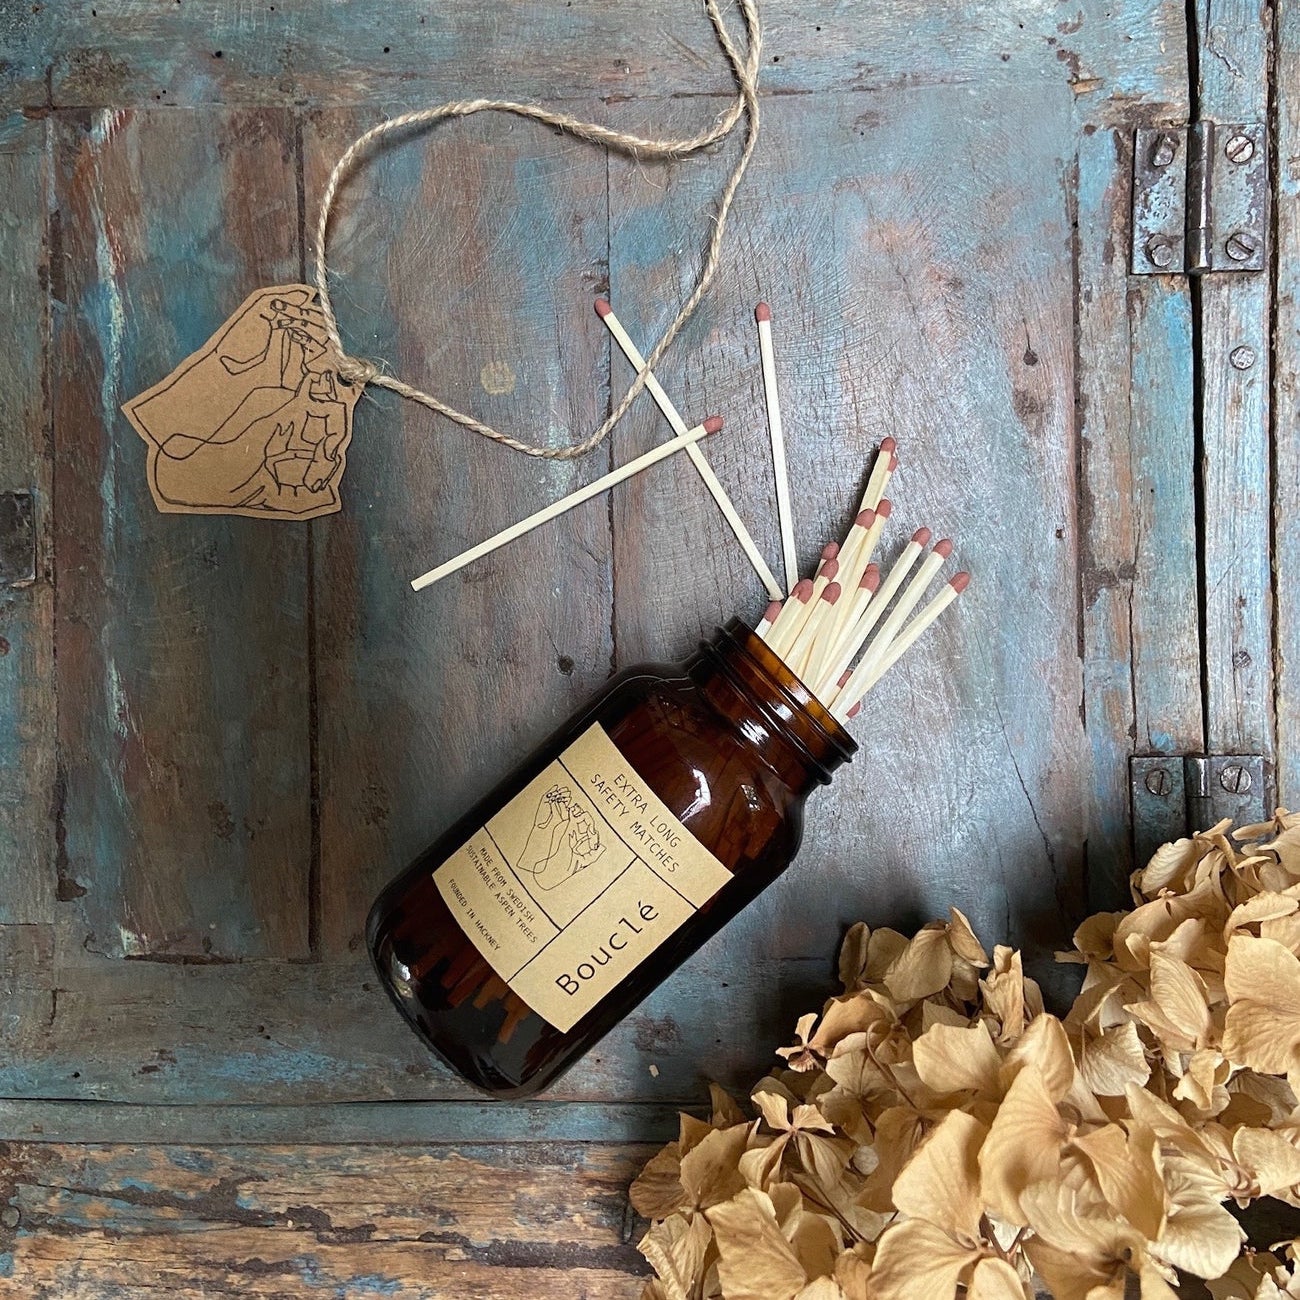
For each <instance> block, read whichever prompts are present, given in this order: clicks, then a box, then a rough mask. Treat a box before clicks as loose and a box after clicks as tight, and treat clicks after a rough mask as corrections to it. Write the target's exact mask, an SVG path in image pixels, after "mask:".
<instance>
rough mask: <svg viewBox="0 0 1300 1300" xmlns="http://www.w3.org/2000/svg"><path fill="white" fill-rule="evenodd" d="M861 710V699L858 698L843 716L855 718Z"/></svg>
mask: <svg viewBox="0 0 1300 1300" xmlns="http://www.w3.org/2000/svg"><path fill="white" fill-rule="evenodd" d="M861 712H862V701H861V700H859V701H858V702H857V703H856V704H855V705H854V706H853V707H852V708H851V709H850V710H849V711H848V712H847V713H846V714H845V715H844V716H845V717H846V718H856V717H857V716H858V714H859V713H861Z"/></svg>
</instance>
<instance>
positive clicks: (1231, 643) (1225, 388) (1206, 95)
mask: <svg viewBox="0 0 1300 1300" xmlns="http://www.w3.org/2000/svg"><path fill="white" fill-rule="evenodd" d="M1271 14H1272V7H1271V6H1264V5H1262V4H1261V3H1260V0H1227V2H1225V3H1218V0H1216V3H1215V4H1214V5H1213V6H1211V5H1210V3H1209V0H1198V5H1197V24H1198V30H1197V39H1198V43H1199V47H1200V59H1199V70H1200V76H1199V109H1200V115H1201V116H1202V117H1204V118H1209V119H1212V120H1215V121H1219V122H1263V121H1265V120H1266V119H1267V115H1268V110H1267V98H1268V71H1269V39H1270V33H1269V27H1270V23H1271ZM1225 143H1226V141H1224V140H1223V139H1222V138H1220V140H1219V141H1218V146H1217V147H1219V148H1222V147H1223V146H1224V144H1225ZM1270 292H1271V289H1270V285H1269V277H1268V275H1267V274H1266V273H1263V272H1260V273H1256V274H1223V275H1210V276H1206V277H1203V278H1202V280H1201V284H1200V298H1201V323H1200V331H1201V356H1202V362H1201V389H1202V398H1201V400H1202V416H1201V425H1202V428H1201V438H1202V448H1201V453H1202V466H1201V478H1202V487H1201V493H1202V510H1201V513H1202V517H1203V520H1204V524H1203V528H1204V538H1203V543H1202V545H1203V548H1204V562H1203V563H1204V588H1205V591H1204V603H1205V608H1204V618H1205V663H1206V669H1205V686H1206V701H1205V707H1206V737H1205V739H1206V744H1207V745H1208V746H1209V748H1210V751H1211V752H1213V753H1226V754H1263V755H1264V756H1265V758H1266V759H1269V760H1271V759H1272V757H1273V685H1272V671H1273V670H1272V653H1273V628H1272V574H1271V569H1270V565H1271V548H1270V527H1269V519H1270V509H1271V501H1270V489H1269V476H1270V465H1269V460H1270V447H1269V375H1268V370H1269V367H1268V365H1267V358H1268V355H1269V339H1270V319H1269V316H1270V302H1269V297H1270ZM1242 347H1248V348H1250V349H1252V350H1253V352H1254V355H1255V357H1256V358H1257V360H1256V362H1255V364H1254V365H1253V366H1252V367H1250V368H1249V369H1246V370H1241V369H1238V368H1237V367H1236V366H1234V365H1233V364H1232V363H1231V362H1230V360H1229V358H1230V356H1231V354H1232V353H1233V352H1234V351H1235V350H1236V349H1238V348H1242Z"/></svg>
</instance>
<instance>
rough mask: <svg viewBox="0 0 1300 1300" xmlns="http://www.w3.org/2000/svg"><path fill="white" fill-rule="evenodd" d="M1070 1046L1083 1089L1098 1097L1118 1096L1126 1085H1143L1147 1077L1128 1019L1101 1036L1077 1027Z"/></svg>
mask: <svg viewBox="0 0 1300 1300" xmlns="http://www.w3.org/2000/svg"><path fill="white" fill-rule="evenodd" d="M1071 1046H1072V1048H1073V1049H1074V1055H1075V1059H1076V1061H1077V1063H1078V1065H1077V1068H1078V1071H1079V1075H1080V1078H1081V1079H1082V1081H1083V1084H1084V1086H1085V1087H1086V1088H1088V1089H1089V1090H1090V1091H1092V1092H1094V1093H1096V1094H1097V1096H1099V1097H1122V1096H1123V1095H1124V1091H1125V1089H1126V1088H1127V1087H1128V1085H1129V1084H1130V1083H1136V1084H1143V1083H1146V1081H1147V1080H1148V1079H1149V1078H1150V1077H1151V1067H1150V1065H1149V1064H1148V1063H1147V1057H1146V1050H1145V1049H1144V1048H1143V1046H1142V1042H1141V1040H1140V1039H1139V1038H1138V1032H1137V1026H1136V1025H1135V1024H1134V1023H1133V1021H1131V1020H1126V1021H1124V1023H1123V1024H1120V1025H1112V1026H1111V1028H1109V1029H1107V1030H1105V1031H1103V1032H1102V1033H1101V1034H1094V1033H1092V1032H1091V1031H1090V1030H1088V1029H1084V1028H1082V1027H1081V1028H1080V1030H1079V1032H1078V1033H1076V1034H1074V1035H1073V1037H1072V1039H1071Z"/></svg>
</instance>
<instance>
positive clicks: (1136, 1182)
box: [1074, 1124, 1165, 1241]
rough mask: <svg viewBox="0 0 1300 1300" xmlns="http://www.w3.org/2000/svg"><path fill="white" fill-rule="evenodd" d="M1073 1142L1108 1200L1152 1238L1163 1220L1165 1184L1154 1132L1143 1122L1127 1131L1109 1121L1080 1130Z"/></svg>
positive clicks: (1161, 1227) (1159, 1228) (1147, 1236)
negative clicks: (1129, 1131) (1086, 1130)
mask: <svg viewBox="0 0 1300 1300" xmlns="http://www.w3.org/2000/svg"><path fill="white" fill-rule="evenodd" d="M1074 1146H1075V1147H1076V1148H1077V1149H1078V1150H1080V1151H1082V1152H1083V1153H1084V1155H1086V1156H1087V1157H1088V1161H1089V1163H1090V1164H1091V1165H1092V1171H1093V1175H1094V1177H1095V1178H1096V1180H1097V1186H1098V1187H1099V1188H1100V1190H1101V1194H1102V1195H1103V1196H1104V1197H1105V1198H1106V1200H1107V1202H1108V1203H1109V1204H1110V1205H1111V1206H1112V1207H1113V1208H1114V1209H1115V1210H1116V1211H1117V1212H1118V1213H1120V1214H1122V1215H1123V1216H1124V1217H1125V1218H1126V1219H1127V1220H1128V1221H1129V1222H1130V1223H1131V1224H1132V1225H1133V1226H1134V1227H1135V1228H1136V1229H1137V1230H1138V1231H1139V1232H1140V1233H1141V1234H1142V1235H1143V1236H1144V1237H1146V1238H1147V1239H1148V1240H1150V1241H1154V1240H1155V1239H1156V1238H1157V1237H1158V1236H1159V1235H1160V1233H1161V1230H1162V1229H1163V1228H1164V1224H1165V1185H1164V1179H1163V1177H1162V1174H1161V1170H1160V1165H1159V1157H1158V1154H1157V1152H1158V1147H1159V1143H1158V1142H1157V1140H1156V1135H1155V1134H1154V1133H1153V1132H1152V1131H1151V1130H1150V1129H1149V1128H1146V1127H1145V1126H1142V1125H1137V1126H1135V1129H1134V1132H1133V1133H1132V1135H1130V1134H1128V1133H1125V1131H1124V1130H1123V1129H1122V1128H1121V1127H1120V1126H1119V1125H1118V1124H1108V1125H1106V1127H1105V1128H1100V1129H1097V1130H1096V1131H1095V1132H1093V1133H1087V1134H1080V1135H1079V1136H1077V1137H1076V1138H1075V1139H1074Z"/></svg>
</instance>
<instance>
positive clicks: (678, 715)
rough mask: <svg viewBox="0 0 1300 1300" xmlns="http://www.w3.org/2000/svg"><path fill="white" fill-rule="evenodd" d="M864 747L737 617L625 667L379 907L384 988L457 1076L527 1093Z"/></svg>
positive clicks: (588, 1043) (730, 901)
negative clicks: (676, 657)
mask: <svg viewBox="0 0 1300 1300" xmlns="http://www.w3.org/2000/svg"><path fill="white" fill-rule="evenodd" d="M856 749H857V746H856V745H855V744H854V742H853V740H852V738H851V737H850V736H849V734H848V732H847V731H846V730H845V729H844V728H843V727H842V726H841V725H840V723H839V722H837V721H836V720H835V719H834V718H833V717H832V716H831V714H830V713H829V712H828V711H827V710H826V709H825V708H824V707H823V706H822V705H821V703H820V702H819V701H817V700H816V699H815V698H814V697H813V696H812V694H811V693H810V692H809V691H808V690H807V688H806V687H805V686H804V685H803V684H802V683H801V682H800V681H799V680H798V679H797V678H796V677H795V676H794V674H793V673H791V672H790V670H789V669H788V668H787V667H786V666H785V664H784V663H783V662H782V661H781V660H780V659H779V658H778V657H777V656H776V655H775V654H774V653H773V652H772V651H771V650H770V649H769V648H768V646H767V644H766V643H765V642H764V641H763V640H762V639H761V638H759V637H758V636H757V635H755V633H753V632H752V631H751V630H750V629H749V628H748V627H746V626H745V625H744V624H743V623H742V622H740V621H739V620H733V621H732V622H731V623H730V624H728V626H727V627H726V628H725V629H721V630H719V631H718V632H717V634H716V635H715V636H714V638H713V639H712V640H711V641H709V642H705V643H703V644H701V646H700V649H699V652H698V653H697V654H696V655H695V656H694V657H693V658H691V659H690V660H688V661H687V662H686V663H685V664H681V665H675V666H669V665H642V666H639V667H636V668H630V669H628V670H626V671H625V672H623V673H621V674H619V675H618V676H617V677H615V678H613V679H612V680H611V681H610V682H609V683H608V685H607V686H606V687H605V688H604V690H602V691H601V692H600V694H599V695H597V697H596V698H595V699H594V700H593V701H592V702H591V703H590V704H588V705H587V706H586V707H585V708H584V709H582V710H581V711H580V712H579V713H578V714H577V715H575V716H574V717H573V718H572V719H570V721H569V722H567V723H566V724H565V725H564V726H562V727H561V728H560V729H559V730H558V731H557V732H555V734H554V735H552V736H551V737H550V738H549V739H547V740H546V741H545V742H543V744H542V745H541V746H539V748H538V749H537V750H535V751H534V753H533V754H532V755H531V756H530V757H529V758H528V759H527V760H526V761H525V762H524V763H523V764H522V765H521V766H520V767H519V768H518V769H517V770H516V771H515V772H514V773H513V774H512V775H511V776H509V777H507V778H506V779H505V780H504V781H503V782H501V784H500V785H498V786H497V788H496V789H495V790H493V791H492V793H491V794H489V795H488V796H487V797H486V798H485V799H483V800H482V801H481V802H480V803H478V804H477V805H476V806H475V807H474V808H472V809H471V810H470V811H469V812H468V813H466V814H465V816H464V817H462V818H461V819H460V820H459V821H458V822H457V823H456V824H455V825H454V826H452V827H451V828H450V829H449V830H448V831H447V832H446V833H445V834H444V835H443V836H441V837H440V838H439V839H438V840H437V841H436V842H435V843H434V844H432V845H431V846H430V847H429V848H427V849H426V850H425V851H424V852H423V853H422V854H420V856H419V857H418V858H417V859H416V860H415V861H414V862H413V863H412V864H411V865H410V866H409V867H408V868H407V869H406V870H405V871H404V872H403V873H402V874H401V875H400V876H398V877H397V879H396V880H394V881H393V882H392V883H391V884H390V885H389V886H388V887H387V888H386V889H385V890H384V892H383V893H382V894H381V895H380V896H379V898H378V899H377V900H376V902H375V904H374V907H373V908H372V909H371V912H370V918H369V922H368V925H367V939H368V942H369V946H370V952H371V956H372V957H373V959H374V962H375V966H376V968H377V969H378V971H379V974H380V977H381V978H382V980H383V982H384V985H385V987H386V988H387V989H388V992H389V994H390V995H391V996H392V999H393V1001H394V1003H395V1004H396V1006H397V1007H398V1009H399V1010H400V1011H401V1012H402V1014H403V1015H404V1016H405V1017H406V1019H407V1021H408V1022H409V1023H410V1024H411V1026H412V1028H413V1029H414V1030H415V1031H416V1033H417V1034H419V1036H420V1037H421V1038H422V1039H423V1040H424V1042H425V1043H426V1044H427V1045H428V1046H429V1047H431V1048H432V1049H433V1051H434V1052H435V1053H437V1055H438V1056H440V1057H441V1058H442V1059H443V1060H444V1061H445V1062H446V1063H447V1064H448V1065H450V1066H451V1067H452V1069H454V1070H456V1071H457V1072H458V1073H459V1074H460V1075H462V1076H463V1077H464V1078H465V1079H467V1080H468V1081H469V1082H470V1083H472V1084H474V1085H476V1086H477V1087H479V1088H482V1089H485V1090H486V1091H487V1092H490V1093H492V1094H493V1095H495V1096H497V1097H502V1098H522V1097H528V1096H531V1095H532V1094H534V1093H536V1092H539V1091H540V1090H541V1089H543V1088H545V1087H546V1086H547V1085H548V1084H550V1083H551V1082H552V1081H553V1080H554V1079H555V1078H556V1077H557V1076H558V1075H560V1074H561V1073H562V1072H563V1071H564V1070H566V1069H567V1068H568V1067H569V1066H571V1065H572V1064H573V1063H574V1062H575V1061H576V1060H577V1059H578V1058H579V1057H580V1056H581V1055H582V1054H583V1053H584V1052H586V1051H588V1050H589V1049H590V1048H591V1047H593V1046H594V1045H595V1044H596V1043H597V1042H599V1040H600V1039H601V1038H602V1037H603V1036H604V1035H605V1034H606V1033H607V1032H608V1031H609V1030H610V1029H611V1028H613V1026H614V1025H616V1024H617V1023H618V1022H619V1021H620V1020H622V1019H623V1018H624V1017H625V1016H626V1015H627V1014H628V1013H629V1012H630V1011H632V1010H633V1009H634V1008H635V1007H636V1006H637V1005H638V1003H640V1002H641V1001H642V999H644V998H645V997H646V996H647V994H649V993H650V992H651V991H652V990H653V989H655V988H656V987H657V986H658V985H659V984H660V983H662V982H663V981H664V980H665V979H667V977H668V976H669V975H671V974H672V972H673V971H675V970H676V969H677V967H678V966H680V965H681V964H682V962H684V961H685V960H686V959H687V958H688V957H689V956H690V955H691V954H692V953H693V952H695V950H696V949H697V948H699V947H700V945H701V944H702V943H704V941H705V940H706V939H708V938H710V937H711V936H712V935H713V934H715V933H716V932H717V931H718V930H719V929H721V927H722V926H723V925H725V924H726V923H727V922H728V921H729V920H730V919H731V918H732V917H733V916H735V915H736V913H737V912H739V911H740V910H741V909H742V908H743V907H744V906H745V905H746V904H747V903H749V902H750V901H751V900H752V899H754V898H755V897H757V896H758V895H759V894H760V893H762V891H763V890H764V889H766V888H767V886H768V885H770V884H771V883H772V881H774V880H775V879H776V878H777V876H779V875H780V874H781V873H782V872H783V871H784V870H785V869H786V867H788V866H789V865H790V862H791V861H792V860H793V858H794V856H795V854H796V852H797V851H798V849H799V843H800V840H801V838H802V835H803V809H804V802H805V800H806V799H807V797H808V795H809V794H810V793H811V792H812V790H813V789H814V788H815V787H816V786H817V785H819V784H823V785H824V784H827V783H828V782H829V781H830V778H831V774H832V773H833V772H834V771H835V769H836V768H837V767H839V766H840V765H841V764H842V763H845V762H847V761H849V759H851V758H852V756H853V754H854V753H855V752H856Z"/></svg>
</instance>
